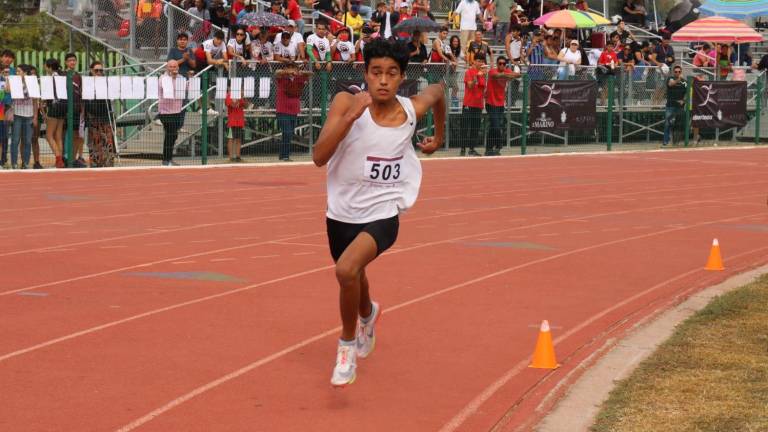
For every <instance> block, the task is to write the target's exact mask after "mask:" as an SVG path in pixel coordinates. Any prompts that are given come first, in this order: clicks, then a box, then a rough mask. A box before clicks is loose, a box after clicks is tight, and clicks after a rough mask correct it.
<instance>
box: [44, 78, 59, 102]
mask: <svg viewBox="0 0 768 432" xmlns="http://www.w3.org/2000/svg"><path fill="white" fill-rule="evenodd" d="M40 99H42V100H54V99H56V96H55V95H54V94H53V77H52V76H41V77H40Z"/></svg>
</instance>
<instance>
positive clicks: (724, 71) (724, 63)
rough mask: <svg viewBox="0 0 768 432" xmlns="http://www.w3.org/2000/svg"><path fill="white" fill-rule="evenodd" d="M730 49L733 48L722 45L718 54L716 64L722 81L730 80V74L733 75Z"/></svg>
mask: <svg viewBox="0 0 768 432" xmlns="http://www.w3.org/2000/svg"><path fill="white" fill-rule="evenodd" d="M730 49H731V47H730V46H729V45H728V44H722V45H720V51H719V52H718V53H717V60H716V62H717V68H718V72H719V73H720V75H719V77H720V79H721V80H725V79H726V78H728V74H729V73H731V70H732V69H733V64H732V63H731V52H730Z"/></svg>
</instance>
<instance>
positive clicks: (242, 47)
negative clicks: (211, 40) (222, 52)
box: [227, 27, 251, 62]
mask: <svg viewBox="0 0 768 432" xmlns="http://www.w3.org/2000/svg"><path fill="white" fill-rule="evenodd" d="M250 52H251V46H250V41H248V39H247V38H246V34H245V28H242V27H235V37H234V38H233V39H230V40H229V42H227V54H228V55H229V58H231V59H235V60H239V61H241V62H245V61H246V60H247V56H248V54H249V53H250Z"/></svg>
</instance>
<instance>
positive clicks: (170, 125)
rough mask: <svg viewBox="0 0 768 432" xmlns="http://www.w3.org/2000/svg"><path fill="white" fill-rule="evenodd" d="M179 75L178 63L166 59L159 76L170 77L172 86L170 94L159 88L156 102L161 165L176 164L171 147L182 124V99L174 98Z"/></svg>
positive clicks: (162, 77)
mask: <svg viewBox="0 0 768 432" xmlns="http://www.w3.org/2000/svg"><path fill="white" fill-rule="evenodd" d="M178 76H179V64H178V63H176V60H168V63H167V64H166V68H165V73H164V74H163V75H162V76H161V77H160V80H161V83H162V80H165V79H170V80H171V83H172V86H173V93H172V94H165V92H164V91H163V86H162V85H160V88H159V101H158V103H157V107H158V111H159V117H160V122H161V123H162V124H163V132H164V133H163V166H175V165H178V164H177V163H176V162H174V161H173V147H174V146H175V145H176V139H177V138H178V137H179V129H181V127H182V126H183V124H182V121H183V120H182V118H183V117H182V113H181V109H182V107H183V103H184V100H183V99H177V98H176V78H177V77H178Z"/></svg>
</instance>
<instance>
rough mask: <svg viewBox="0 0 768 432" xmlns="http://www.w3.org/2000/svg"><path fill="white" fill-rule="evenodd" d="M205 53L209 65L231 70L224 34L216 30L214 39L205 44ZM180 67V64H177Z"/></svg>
mask: <svg viewBox="0 0 768 432" xmlns="http://www.w3.org/2000/svg"><path fill="white" fill-rule="evenodd" d="M203 52H205V61H206V64H208V65H214V66H224V69H227V68H229V63H227V61H228V60H229V54H228V53H227V46H226V45H225V44H224V32H223V31H221V30H216V31H215V32H213V38H212V39H208V40H207V41H205V42H203ZM176 66H177V67H178V63H177V64H176Z"/></svg>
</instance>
